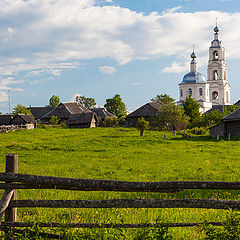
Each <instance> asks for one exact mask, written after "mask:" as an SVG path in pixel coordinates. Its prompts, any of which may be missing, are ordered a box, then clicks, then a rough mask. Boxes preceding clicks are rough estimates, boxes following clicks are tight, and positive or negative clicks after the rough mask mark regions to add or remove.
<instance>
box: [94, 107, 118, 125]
mask: <svg viewBox="0 0 240 240" xmlns="http://www.w3.org/2000/svg"><path fill="white" fill-rule="evenodd" d="M90 110H91V111H92V112H94V113H95V114H96V116H97V119H98V124H99V125H101V124H102V123H103V121H104V120H105V119H106V118H107V117H114V116H115V115H114V114H112V113H110V112H108V111H107V110H106V109H105V108H90Z"/></svg>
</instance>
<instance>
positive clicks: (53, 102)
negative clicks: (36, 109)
mask: <svg viewBox="0 0 240 240" xmlns="http://www.w3.org/2000/svg"><path fill="white" fill-rule="evenodd" d="M59 103H60V98H59V96H56V95H52V97H51V98H50V99H49V107H56V106H57V105H58V104H59Z"/></svg>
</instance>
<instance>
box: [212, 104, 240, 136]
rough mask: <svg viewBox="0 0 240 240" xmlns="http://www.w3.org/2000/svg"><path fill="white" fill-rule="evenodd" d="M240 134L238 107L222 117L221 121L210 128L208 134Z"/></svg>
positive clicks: (239, 110)
mask: <svg viewBox="0 0 240 240" xmlns="http://www.w3.org/2000/svg"><path fill="white" fill-rule="evenodd" d="M229 134H230V135H231V136H240V108H239V109H237V110H236V111H234V112H232V113H230V114H229V115H227V116H226V117H224V118H223V119H222V123H221V124H218V125H217V126H214V127H211V128H210V135H211V136H213V137H216V136H217V135H218V136H228V135H229Z"/></svg>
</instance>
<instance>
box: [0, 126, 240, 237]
mask: <svg viewBox="0 0 240 240" xmlns="http://www.w3.org/2000/svg"><path fill="white" fill-rule="evenodd" d="M164 134H166V135H167V140H164V139H163V135H164ZM0 141H1V148H0V156H1V160H0V168H1V169H2V170H1V171H2V172H3V171H4V169H5V155H6V154H7V153H13V152H16V153H18V155H19V173H28V174H38V175H49V176H50V175H51V176H61V177H78V178H99V179H115V180H128V181H166V180H169V181H170V180H216V181H239V175H240V173H239V167H240V166H239V165H240V162H239V160H238V158H239V155H240V154H239V153H240V142H238V141H229V142H228V141H224V140H221V141H219V142H216V141H215V140H214V139H212V138H210V137H207V136H203V137H194V138H191V139H182V138H181V137H179V136H177V137H174V136H173V135H172V134H171V133H166V132H165V133H164V132H150V131H149V132H147V133H146V134H145V135H144V136H143V137H139V133H138V132H137V131H136V130H135V129H124V128H116V129H114V128H107V129H105V128H97V129H75V130H71V129H36V130H29V131H24V130H20V131H15V132H12V133H8V134H1V135H0ZM238 194H239V192H229V193H226V192H223V191H184V192H181V193H178V194H171V195H166V194H146V193H132V194H127V193H82V192H80V193H79V192H64V191H51V190H42V191H19V199H20V198H22V199H26V198H36V199H38V198H43V199H53V198H55V199H74V198H75V199H99V198H108V197H110V198H130V197H133V198H136V197H145V198H159V197H161V198H166V197H172V198H185V197H191V198H206V197H209V198H221V199H228V198H231V199H239V197H238ZM51 211H52V212H53V214H49V212H51ZM124 211H127V212H126V213H125V212H124ZM63 212H65V213H63ZM73 212H74V214H72V213H73ZM39 213H40V210H39V209H33V210H24V209H23V210H22V211H20V218H22V219H21V220H26V219H32V218H41V220H49V221H54V220H59V221H63V216H64V214H65V216H68V218H69V219H71V220H72V221H76V220H80V221H86V222H91V221H98V220H99V221H105V220H106V219H111V221H115V222H119V221H122V220H124V221H125V222H144V221H154V220H155V219H156V218H157V217H160V218H161V221H170V222H174V221H186V222H191V221H204V220H211V221H213V220H216V221H219V220H222V218H223V216H224V211H215V210H193V209H188V210H187V209H185V210H181V209H179V210H176V209H175V210H171V209H159V210H156V209H155V210H151V209H149V210H143V209H142V210H141V209H140V210H134V209H132V210H131V209H127V210H126V209H125V210H123V209H121V210H118V209H117V210H97V211H96V210H65V211H62V210H60V211H59V210H48V211H44V210H41V214H39ZM79 214H80V215H79ZM40 216H41V217H40ZM76 216H81V218H80V219H76ZM142 216H144V217H142ZM171 231H173V232H174V234H175V235H176V236H177V232H178V233H179V232H180V233H179V234H178V235H179V238H181V236H184V234H185V233H186V232H187V233H188V235H189V239H190V238H192V237H193V234H196V236H197V235H198V231H197V230H196V229H195V230H193V229H192V228H191V229H186V230H175V229H173V230H171ZM196 236H195V235H194V237H196ZM184 238H186V235H185V236H184Z"/></svg>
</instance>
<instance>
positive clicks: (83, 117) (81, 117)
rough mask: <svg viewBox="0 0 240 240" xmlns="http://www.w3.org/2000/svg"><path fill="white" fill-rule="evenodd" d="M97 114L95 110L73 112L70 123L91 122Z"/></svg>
mask: <svg viewBox="0 0 240 240" xmlns="http://www.w3.org/2000/svg"><path fill="white" fill-rule="evenodd" d="M94 117H96V114H95V113H93V112H87V113H80V114H72V115H71V116H70V117H69V119H68V122H67V123H68V124H84V123H91V122H92V120H93V118H94Z"/></svg>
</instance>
